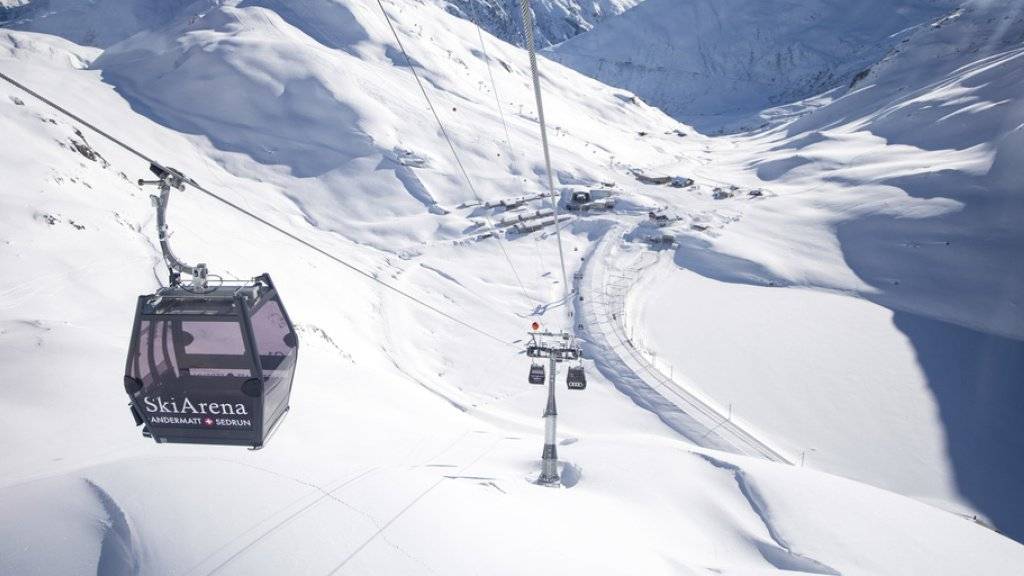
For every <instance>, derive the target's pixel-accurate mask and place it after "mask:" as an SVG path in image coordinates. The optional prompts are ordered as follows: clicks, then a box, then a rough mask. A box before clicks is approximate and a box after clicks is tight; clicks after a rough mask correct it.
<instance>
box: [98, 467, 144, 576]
mask: <svg viewBox="0 0 1024 576" xmlns="http://www.w3.org/2000/svg"><path fill="white" fill-rule="evenodd" d="M86 483H87V484H89V488H91V489H92V491H93V493H95V494H96V498H97V499H98V500H99V501H100V504H102V505H103V510H104V511H106V513H107V524H106V525H105V531H104V533H103V545H102V547H101V548H100V557H99V562H98V564H97V566H96V576H135V575H136V574H139V573H140V571H141V564H142V556H141V553H140V551H139V550H140V546H139V544H138V541H137V540H136V538H135V533H134V532H133V531H132V528H131V523H130V522H129V520H128V516H127V515H126V514H125V513H124V510H122V509H121V507H120V506H119V505H118V504H117V501H115V500H114V498H113V497H112V496H111V495H110V494H109V493H108V492H107V491H106V490H104V489H103V488H102V487H100V485H99V484H97V483H95V482H93V481H92V480H88V479H87V480H86Z"/></svg>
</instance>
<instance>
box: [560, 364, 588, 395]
mask: <svg viewBox="0 0 1024 576" xmlns="http://www.w3.org/2000/svg"><path fill="white" fill-rule="evenodd" d="M565 384H566V386H568V387H569V390H586V388H587V375H586V373H584V372H583V366H571V367H570V368H569V373H568V374H567V375H566V377H565Z"/></svg>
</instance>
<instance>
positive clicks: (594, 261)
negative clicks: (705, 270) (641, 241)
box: [577, 226, 792, 464]
mask: <svg viewBox="0 0 1024 576" xmlns="http://www.w3.org/2000/svg"><path fill="white" fill-rule="evenodd" d="M657 259H658V253H657V252H652V251H648V250H646V249H644V248H642V247H640V246H639V245H637V244H631V243H628V242H626V241H625V240H623V238H622V228H621V227H618V226H616V227H613V228H612V229H610V230H608V231H607V232H606V233H605V234H604V235H603V236H602V237H601V240H600V241H599V242H598V244H597V245H596V247H595V248H594V250H593V252H592V253H591V255H590V257H589V258H587V262H586V264H585V265H584V267H583V271H582V275H581V276H579V277H578V278H579V280H578V281H579V285H578V293H579V294H580V295H581V296H582V299H581V300H578V301H577V313H578V314H579V317H580V318H581V320H582V322H583V326H584V329H583V331H582V334H581V335H582V336H583V337H584V339H585V340H586V342H587V344H588V350H587V352H588V355H590V356H593V357H594V359H595V363H596V364H597V366H598V368H599V369H600V370H601V371H602V372H603V373H604V374H605V376H606V377H607V378H608V379H609V380H610V381H612V382H614V383H615V386H616V388H618V389H619V390H620V391H622V392H623V393H624V394H626V395H628V396H629V397H630V398H632V399H633V401H634V402H636V403H637V404H638V405H640V406H643V407H645V408H647V409H649V410H651V411H653V412H654V413H656V414H657V415H658V417H659V418H661V419H662V421H664V422H665V423H666V424H667V425H669V426H670V427H672V429H674V430H676V431H677V432H679V433H680V434H682V435H683V436H685V437H686V438H687V439H689V440H690V441H691V442H693V443H694V444H697V445H698V446H703V447H705V448H714V449H718V450H725V451H727V452H733V453H736V454H745V455H749V456H757V457H761V458H766V459H768V460H772V461H775V462H783V463H786V464H791V463H792V462H791V460H790V459H788V458H786V457H785V456H783V455H782V454H780V453H779V452H778V451H776V450H773V449H772V448H770V447H769V446H768V445H766V444H765V443H764V442H763V441H761V440H759V439H758V438H757V437H755V436H754V435H753V434H751V433H750V432H748V431H747V430H745V429H744V428H743V427H741V426H740V425H739V424H738V423H737V422H736V420H735V419H733V418H732V417H731V414H730V415H726V414H723V411H722V410H721V409H718V408H715V407H713V406H712V405H711V403H710V402H709V401H708V400H704V399H702V398H700V397H699V396H698V395H697V394H695V393H694V392H692V391H690V390H688V389H687V388H686V387H685V386H684V385H682V384H680V383H679V381H677V380H676V379H674V378H673V376H666V375H665V374H664V373H663V372H661V371H660V370H659V369H658V368H657V366H656V364H655V362H654V361H651V360H648V359H647V358H645V357H644V355H643V353H642V352H641V351H640V350H638V349H637V348H636V345H635V343H634V342H633V340H632V338H630V336H628V335H627V328H626V324H625V318H624V310H625V300H626V298H627V297H628V294H629V289H630V287H631V286H632V285H633V284H635V281H636V280H637V279H638V277H639V275H640V274H642V272H643V269H644V268H646V266H647V265H650V264H652V263H653V262H655V261H657Z"/></svg>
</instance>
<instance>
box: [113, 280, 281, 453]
mask: <svg viewBox="0 0 1024 576" xmlns="http://www.w3.org/2000/svg"><path fill="white" fill-rule="evenodd" d="M298 349H299V341H298V337H297V336H296V334H295V327H294V326H293V325H292V322H291V320H290V319H289V318H288V313H287V312H286V311H285V309H284V306H283V305H282V303H281V300H280V298H279V296H278V293H277V290H275V288H274V284H273V282H271V280H270V277H269V276H267V275H263V276H260V277H258V278H256V279H254V280H253V281H252V282H246V283H239V284H233V285H228V284H223V285H220V286H217V287H210V288H207V289H204V290H203V291H196V290H194V289H192V288H189V287H188V286H180V285H179V286H172V287H170V288H163V289H161V290H160V291H158V292H157V293H156V294H151V295H148V296H140V297H139V300H138V306H137V308H136V312H135V324H134V327H133V329H132V339H131V346H130V348H129V350H128V362H127V366H126V368H125V378H124V385H125V391H126V392H127V393H128V397H129V398H130V399H131V410H132V413H133V415H134V417H135V422H136V424H137V425H141V426H143V429H142V433H143V435H144V436H149V437H152V438H153V439H154V440H156V441H157V442H160V443H163V442H180V443H191V444H225V445H236V446H249V447H250V448H253V449H257V448H261V447H262V446H263V444H264V442H266V440H267V439H268V438H269V436H270V434H271V432H272V431H273V430H274V428H275V426H276V425H277V424H278V423H279V422H280V421H281V419H282V418H283V417H284V415H285V413H286V412H287V411H288V407H289V404H288V402H289V398H290V396H291V387H292V378H293V376H294V374H295V365H296V360H297V355H298Z"/></svg>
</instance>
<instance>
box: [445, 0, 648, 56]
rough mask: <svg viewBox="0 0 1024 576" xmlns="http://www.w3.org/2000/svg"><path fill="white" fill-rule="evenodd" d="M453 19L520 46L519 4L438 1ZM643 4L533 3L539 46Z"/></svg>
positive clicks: (619, 0) (627, 0)
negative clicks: (479, 26) (446, 8)
mask: <svg viewBox="0 0 1024 576" xmlns="http://www.w3.org/2000/svg"><path fill="white" fill-rule="evenodd" d="M437 1H441V2H444V4H445V5H446V6H447V7H448V9H449V11H450V12H451V13H452V14H455V15H456V16H459V17H462V18H466V19H469V20H472V21H474V22H477V23H479V24H480V25H481V26H482V27H483V28H484V29H485V30H487V31H488V32H490V33H491V34H493V35H495V36H497V37H498V38H501V39H502V40H504V41H506V42H508V43H510V44H515V45H517V46H523V25H522V22H521V21H520V16H519V0H437ZM641 2H643V0H589V1H580V0H545V1H543V2H534V3H533V6H532V7H533V14H534V24H535V30H534V33H535V38H536V41H537V45H538V46H550V45H552V44H558V43H559V42H564V41H565V40H568V39H569V38H572V37H573V36H576V35H577V34H581V33H583V32H586V31H588V30H591V29H592V28H593V27H594V26H595V25H597V24H598V23H600V22H603V21H604V20H605V19H607V18H609V17H612V16H617V15H619V14H622V13H623V12H625V11H626V10H628V9H630V8H632V7H633V6H636V5H637V4H639V3H641Z"/></svg>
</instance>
